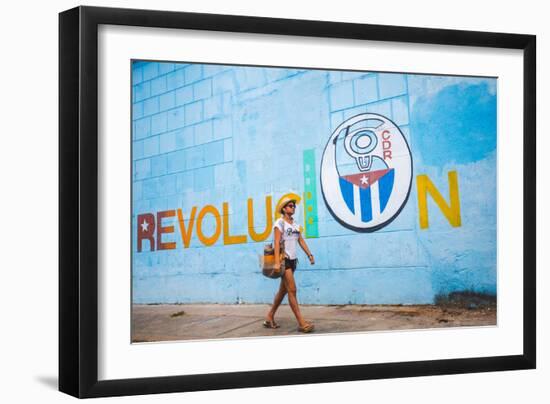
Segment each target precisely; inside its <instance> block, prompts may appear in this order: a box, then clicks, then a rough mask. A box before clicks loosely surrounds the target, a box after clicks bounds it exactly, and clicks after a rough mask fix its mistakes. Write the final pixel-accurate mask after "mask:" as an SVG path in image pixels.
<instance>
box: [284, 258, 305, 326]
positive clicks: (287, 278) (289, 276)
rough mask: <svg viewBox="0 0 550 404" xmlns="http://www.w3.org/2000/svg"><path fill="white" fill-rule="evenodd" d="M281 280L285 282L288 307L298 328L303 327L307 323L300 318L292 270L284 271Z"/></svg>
mask: <svg viewBox="0 0 550 404" xmlns="http://www.w3.org/2000/svg"><path fill="white" fill-rule="evenodd" d="M283 279H284V282H285V287H286V292H287V293H288V304H289V305H290V308H291V309H292V312H293V313H294V315H295V316H296V320H297V321H298V325H299V326H300V327H305V326H306V325H307V322H306V320H304V318H303V317H302V313H301V312H300V306H299V305H298V299H297V297H296V282H295V281H294V274H293V273H292V269H290V268H288V269H286V270H285V272H284V273H283Z"/></svg>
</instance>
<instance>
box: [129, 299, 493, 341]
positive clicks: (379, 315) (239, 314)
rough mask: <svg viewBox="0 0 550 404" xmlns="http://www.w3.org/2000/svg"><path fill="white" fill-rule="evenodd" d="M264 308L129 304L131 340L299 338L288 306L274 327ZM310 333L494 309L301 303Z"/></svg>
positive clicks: (415, 323) (455, 322)
mask: <svg viewBox="0 0 550 404" xmlns="http://www.w3.org/2000/svg"><path fill="white" fill-rule="evenodd" d="M269 307H270V306H269V305H268V304H239V305H222V304H176V305H133V310H132V341H133V342H153V341H175V340H190V339H214V338H238V337H259V336H274V335H278V336H282V335H298V334H300V335H301V333H299V332H298V331H297V329H296V327H297V323H296V319H295V318H294V315H293V313H292V311H291V310H290V307H289V306H288V305H285V304H283V305H281V307H280V308H279V310H278V311H277V314H276V317H275V321H276V322H277V323H279V325H280V326H281V327H280V328H278V329H266V328H264V327H263V326H262V322H263V320H264V318H265V315H266V313H267V312H268V310H269ZM300 308H301V310H302V313H303V315H304V317H305V318H306V320H307V321H311V322H313V323H314V324H315V333H317V334H319V333H321V334H324V333H341V332H357V331H376V330H404V329H423V328H441V327H458V326H487V325H496V308H495V307H494V306H483V307H475V308H462V307H440V306H432V305H416V306H400V305H398V306H390V305H381V306H377V305H342V306H332V305H330V306H313V305H301V306H300Z"/></svg>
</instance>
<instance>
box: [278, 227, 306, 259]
mask: <svg viewBox="0 0 550 404" xmlns="http://www.w3.org/2000/svg"><path fill="white" fill-rule="evenodd" d="M275 228H278V229H279V230H280V231H281V233H282V234H281V238H282V239H283V240H284V242H285V252H286V255H288V258H290V259H291V260H293V259H295V258H296V257H297V254H296V249H297V248H296V246H297V245H298V240H299V239H300V225H298V224H297V223H296V221H294V222H293V223H292V224H290V223H288V222H286V221H285V220H284V219H283V218H282V217H280V218H278V219H277V220H276V221H275V224H274V226H273V229H274V230H273V231H275Z"/></svg>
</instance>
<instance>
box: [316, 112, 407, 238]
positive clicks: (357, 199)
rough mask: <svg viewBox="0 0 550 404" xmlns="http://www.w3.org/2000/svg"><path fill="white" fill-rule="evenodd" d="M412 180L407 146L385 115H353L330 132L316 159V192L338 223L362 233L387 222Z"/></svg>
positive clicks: (402, 201)
mask: <svg viewBox="0 0 550 404" xmlns="http://www.w3.org/2000/svg"><path fill="white" fill-rule="evenodd" d="M411 184H412V156H411V151H410V148H409V144H408V143H407V139H405V136H404V135H403V133H402V132H401V130H400V129H399V127H398V126H397V125H396V124H394V123H393V122H392V121H391V120H390V119H388V118H386V117H385V116H382V115H378V114H370V113H367V114H360V115H356V116H354V117H351V118H349V119H348V120H346V121H344V122H342V123H341V124H340V125H339V126H338V127H337V128H336V130H335V131H334V132H333V133H332V135H331V136H330V138H329V140H328V142H327V145H326V146H325V150H324V152H323V158H322V161H321V190H322V192H323V198H324V199H325V203H326V204H327V207H328V209H329V211H330V213H331V214H332V215H333V216H334V217H335V219H336V220H337V221H338V222H340V223H341V224H342V225H344V226H346V227H348V228H350V229H352V230H355V231H361V232H371V231H375V230H378V229H380V228H382V227H384V226H386V225H388V224H389V223H390V222H391V221H392V220H393V219H395V218H396V217H397V216H398V215H399V213H400V212H401V210H402V209H403V207H404V206H405V203H406V202H407V199H408V198H409V193H410V190H411Z"/></svg>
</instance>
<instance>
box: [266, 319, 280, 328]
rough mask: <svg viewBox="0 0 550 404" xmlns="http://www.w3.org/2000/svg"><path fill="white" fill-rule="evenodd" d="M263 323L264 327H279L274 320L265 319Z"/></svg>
mask: <svg viewBox="0 0 550 404" xmlns="http://www.w3.org/2000/svg"><path fill="white" fill-rule="evenodd" d="M263 325H264V327H265V328H279V327H280V325H279V324H277V323H276V322H275V321H269V320H265V321H264V324H263Z"/></svg>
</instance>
